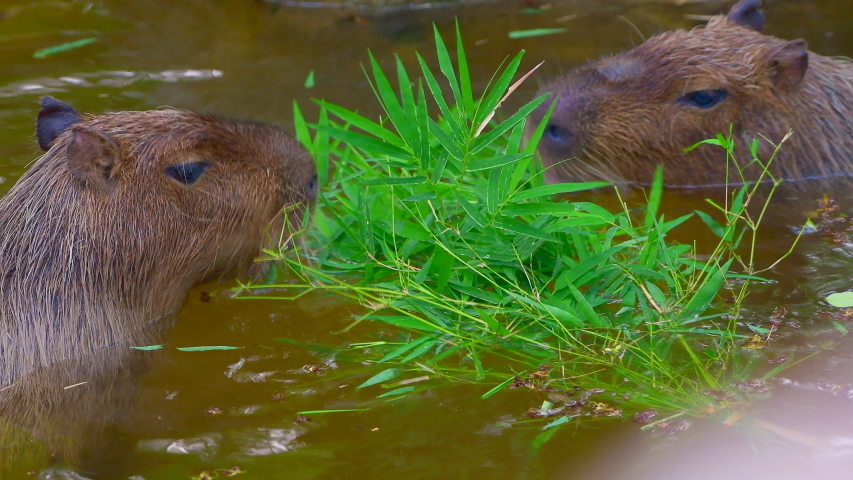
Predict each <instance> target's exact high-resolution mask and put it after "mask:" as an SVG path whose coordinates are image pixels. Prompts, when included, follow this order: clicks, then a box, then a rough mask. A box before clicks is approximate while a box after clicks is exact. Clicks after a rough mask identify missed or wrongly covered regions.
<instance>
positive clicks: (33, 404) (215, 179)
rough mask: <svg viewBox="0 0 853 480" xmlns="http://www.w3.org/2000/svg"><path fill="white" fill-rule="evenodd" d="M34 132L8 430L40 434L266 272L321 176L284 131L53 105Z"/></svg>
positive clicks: (5, 221) (9, 294)
mask: <svg viewBox="0 0 853 480" xmlns="http://www.w3.org/2000/svg"><path fill="white" fill-rule="evenodd" d="M36 133H37V137H38V142H39V145H40V146H41V147H42V149H44V150H46V151H47V153H45V154H44V155H43V156H42V157H41V158H39V159H38V160H37V161H35V163H34V164H33V166H32V167H31V168H30V169H29V170H28V171H27V172H26V173H25V174H24V176H23V177H22V178H21V179H20V180H19V181H18V182H17V184H16V185H15V186H14V187H12V189H11V191H10V192H9V193H8V194H7V195H6V196H5V197H4V198H2V200H0V359H2V361H0V415H2V416H7V417H8V416H14V417H16V418H14V419H11V420H10V421H11V422H12V423H16V424H19V425H24V426H26V427H27V428H35V429H36V430H39V429H40V428H38V427H39V424H44V423H45V421H46V420H45V419H50V418H58V417H60V416H62V413H63V412H61V411H58V407H59V406H62V405H65V404H66V403H68V402H69V401H70V400H68V399H71V398H72V397H75V396H76V397H79V398H83V399H85V398H90V399H91V398H95V397H97V396H98V395H102V396H108V395H113V394H114V393H115V392H112V391H110V390H113V389H115V388H117V387H116V384H117V383H122V384H127V383H128V382H132V381H131V380H127V379H124V378H119V377H117V376H116V375H117V373H116V372H115V370H117V369H119V370H127V369H132V368H135V367H132V366H128V365H129V363H130V364H134V365H135V363H134V362H129V361H128V358H129V357H128V355H131V353H130V352H131V349H130V346H134V345H149V344H152V343H158V342H159V341H160V340H161V336H160V334H161V332H162V331H163V328H164V327H165V326H167V325H168V324H169V323H170V322H171V321H172V320H173V318H174V314H175V313H176V312H177V311H178V310H179V309H180V308H181V306H182V304H183V303H184V300H185V297H186V295H187V292H188V290H189V288H190V287H191V286H193V285H194V284H197V283H199V282H202V281H205V280H209V279H222V278H230V277H233V276H237V275H245V274H252V273H255V272H257V271H258V270H259V267H256V265H258V264H257V263H255V259H256V257H258V256H259V254H260V253H261V249H262V248H263V247H265V246H272V245H273V244H276V243H277V242H281V241H289V239H290V236H291V235H293V234H295V233H296V232H297V231H298V230H299V229H300V228H301V224H302V220H303V217H304V213H305V211H306V209H307V208H309V207H310V206H311V205H313V203H314V200H315V198H316V195H317V172H316V167H315V165H314V162H313V160H312V159H311V157H310V156H309V154H308V153H307V152H306V151H305V150H304V149H303V148H302V147H301V146H300V145H299V144H298V142H297V141H296V140H295V139H293V138H292V137H291V136H290V135H288V134H286V133H285V132H283V131H282V130H280V129H278V128H275V127H272V126H269V125H265V124H261V123H253V122H244V121H236V120H228V119H223V118H218V117H215V116H209V115H201V114H196V113H192V112H187V111H180V110H171V109H168V110H167V109H163V110H154V111H145V112H120V113H114V114H107V115H93V116H89V115H81V114H79V113H77V111H76V110H75V109H74V108H72V107H71V106H70V105H68V104H65V103H63V102H60V101H58V100H56V99H53V98H50V97H47V98H45V99H43V100H42V109H41V111H40V113H39V115H38V121H37V132H36ZM134 352H135V351H134ZM133 354H134V355H144V354H145V353H144V352H135V353H133ZM75 380H76V381H75ZM60 382H69V383H66V384H62V383H60ZM77 382H82V383H81V385H80V386H77V387H74V388H70V389H64V387H67V386H69V384H70V383H77ZM87 391H88V392H91V395H90V394H89V393H86V392H87ZM87 395H89V396H87ZM66 397H67V398H66ZM69 408H70V407H69ZM96 413H97V412H96ZM65 416H66V417H69V418H68V419H66V421H68V422H73V421H74V418H73V416H72V415H65ZM101 416H102V417H104V418H105V419H106V420H107V421H109V419H108V418H107V417H109V412H101ZM41 430H49V429H48V428H47V427H45V428H43V429H41Z"/></svg>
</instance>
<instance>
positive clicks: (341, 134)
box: [312, 124, 410, 158]
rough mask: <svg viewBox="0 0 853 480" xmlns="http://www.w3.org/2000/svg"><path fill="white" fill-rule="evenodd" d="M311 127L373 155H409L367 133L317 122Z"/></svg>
mask: <svg viewBox="0 0 853 480" xmlns="http://www.w3.org/2000/svg"><path fill="white" fill-rule="evenodd" d="M312 127H314V129H316V130H317V131H318V132H322V133H326V134H328V135H330V136H331V137H333V138H337V139H339V140H342V141H344V142H346V143H348V144H350V145H352V146H354V147H357V148H361V149H363V150H366V151H368V152H370V153H372V154H374V155H388V156H390V157H396V158H409V157H410V155H409V153H408V152H407V151H405V150H403V149H402V148H400V147H397V146H395V145H392V144H390V143H388V142H384V141H382V140H379V139H376V138H373V137H368V136H367V135H362V134H360V133H356V132H351V131H349V130H344V129H341V128H335V127H331V126H328V125H320V124H317V125H312Z"/></svg>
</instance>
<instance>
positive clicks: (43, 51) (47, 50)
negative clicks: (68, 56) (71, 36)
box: [33, 37, 98, 58]
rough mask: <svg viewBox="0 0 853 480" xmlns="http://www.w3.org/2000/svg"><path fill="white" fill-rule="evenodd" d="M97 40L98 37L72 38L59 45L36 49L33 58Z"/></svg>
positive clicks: (82, 45) (71, 48) (78, 46)
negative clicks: (70, 40) (71, 40)
mask: <svg viewBox="0 0 853 480" xmlns="http://www.w3.org/2000/svg"><path fill="white" fill-rule="evenodd" d="M97 41H98V37H89V38H81V39H80V40H74V41H73V42H66V43H63V44H60V45H54V46H52V47H47V48H42V49H41V50H36V51H35V53H33V58H44V57H47V56H48V55H53V54H56V53H62V52H64V51H67V50H73V49H75V48H80V47H84V46H86V45H88V44H90V43H95V42H97Z"/></svg>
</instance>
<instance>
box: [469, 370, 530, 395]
mask: <svg viewBox="0 0 853 480" xmlns="http://www.w3.org/2000/svg"><path fill="white" fill-rule="evenodd" d="M525 373H527V372H521V373H519V374H518V375H513V376H511V377H509V378H507V379H506V380H504V381H503V382H501V383H499V384H497V385H495V386H494V387H493V388H492V389H491V390H489V391H488V392H486V393H484V394H482V395H481V396H480V399H482V400H485V399H487V398H489V397H491V396H492V395H494V394H496V393H498V392H500V391H501V390H503V388H504V387H506V386H507V385H509V384H510V383H512V381H513V380H515V379H516V378H518V377H521V376H523V375H524V374H525Z"/></svg>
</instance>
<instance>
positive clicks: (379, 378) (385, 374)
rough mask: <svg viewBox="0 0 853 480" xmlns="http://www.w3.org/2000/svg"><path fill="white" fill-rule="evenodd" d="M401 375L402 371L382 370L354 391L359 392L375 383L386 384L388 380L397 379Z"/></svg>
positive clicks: (396, 369)
mask: <svg viewBox="0 0 853 480" xmlns="http://www.w3.org/2000/svg"><path fill="white" fill-rule="evenodd" d="M402 374H403V370H401V369H399V368H389V369H387V370H383V371H381V372H379V373H377V374H376V375H374V376H372V377H370V378H368V379H367V380H366V381H365V382H364V383H362V384H361V385H359V386H357V387H355V389H356V390H361V389H362V388H365V387H369V386H371V385H376V384H377V383H382V382H387V381H388V380H391V379H394V378H397V377H399V376H400V375H402Z"/></svg>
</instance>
